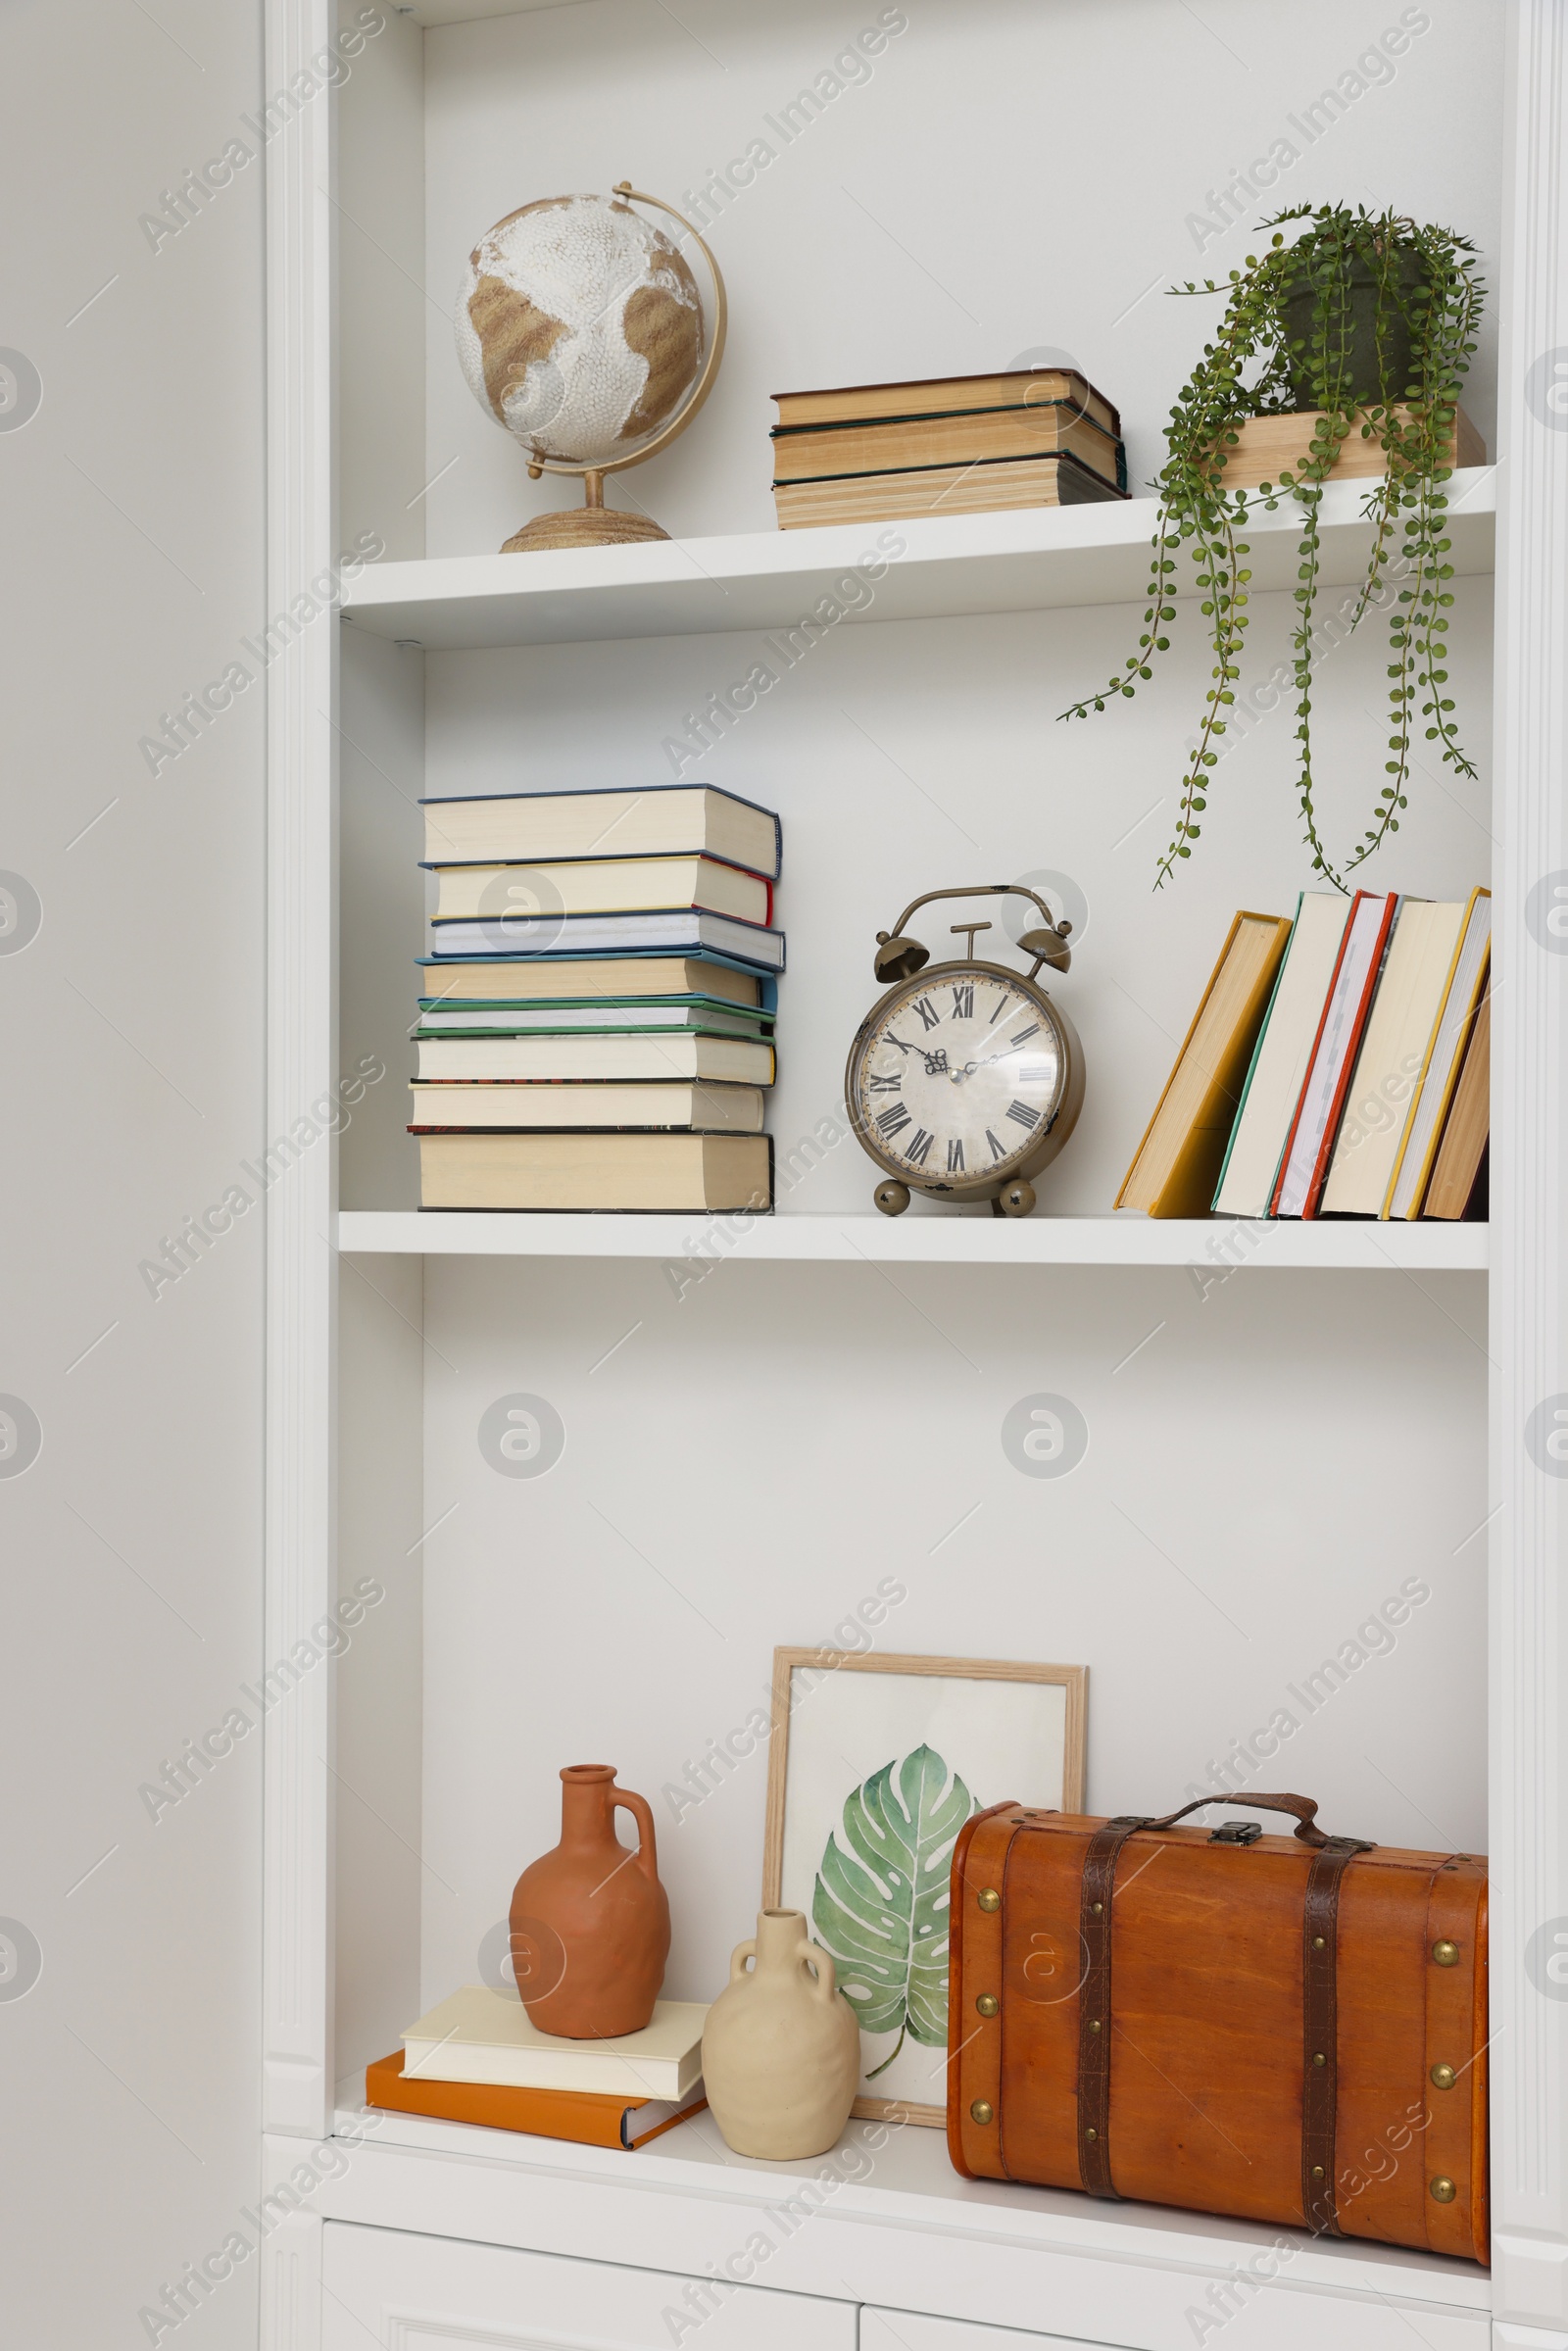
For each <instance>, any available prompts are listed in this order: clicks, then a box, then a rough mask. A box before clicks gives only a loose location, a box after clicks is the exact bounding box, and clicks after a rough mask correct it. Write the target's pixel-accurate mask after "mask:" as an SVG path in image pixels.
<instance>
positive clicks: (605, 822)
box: [409, 784, 784, 1211]
mask: <svg viewBox="0 0 1568 2351" xmlns="http://www.w3.org/2000/svg"><path fill="white" fill-rule="evenodd" d="M424 810H425V858H424V862H425V864H426V866H427V867H428V868H429V870H430V871H432V872H433V873H434V875H435V877H436V903H435V911H434V914H433V917H432V920H431V926H430V935H431V950H430V953H429V955H426V956H425V957H424V958H423V960H422V966H421V968H422V971H423V973H424V981H423V985H424V988H425V989H426V990H427V991H428V993H425V994H421V997H420V1000H419V1018H418V1023H417V1028H416V1030H415V1036H416V1039H417V1045H418V1075H417V1078H416V1080H415V1082H414V1087H413V1096H414V1115H413V1118H412V1120H411V1123H410V1130H409V1131H410V1133H411V1134H413V1135H415V1136H417V1138H418V1143H419V1168H420V1200H421V1205H422V1206H424V1207H426V1208H482V1209H516V1208H531V1209H546V1210H572V1209H576V1210H601V1211H635V1210H643V1211H658V1210H664V1211H688V1210H702V1209H737V1208H766V1207H769V1206H770V1205H771V1203H772V1191H773V1182H772V1142H771V1139H770V1137H769V1136H768V1135H767V1134H765V1133H764V1131H763V1124H762V1121H763V1091H764V1089H765V1088H767V1087H768V1086H770V1085H771V1084H772V1083H773V1079H774V1075H775V1062H774V1052H773V1024H774V1014H775V1011H776V990H777V979H778V974H779V972H780V971H782V969H783V967H784V935H783V933H782V932H781V931H779V930H776V929H774V928H773V924H772V916H773V884H774V882H775V880H776V879H777V876H778V871H779V862H780V838H781V836H780V827H779V822H778V818H777V817H776V816H775V815H773V814H772V813H771V811H769V810H768V809H766V808H758V807H756V806H755V805H754V804H753V803H752V802H750V801H746V800H741V799H738V798H737V797H736V796H735V795H734V794H733V793H728V792H719V791H715V790H714V789H713V788H712V787H711V785H701V784H698V785H663V786H658V785H656V786H653V787H651V788H647V789H643V790H635V791H615V790H605V791H582V792H515V793H502V794H495V795H489V796H486V797H483V798H473V799H445V800H429V801H426V802H425V803H424Z"/></svg>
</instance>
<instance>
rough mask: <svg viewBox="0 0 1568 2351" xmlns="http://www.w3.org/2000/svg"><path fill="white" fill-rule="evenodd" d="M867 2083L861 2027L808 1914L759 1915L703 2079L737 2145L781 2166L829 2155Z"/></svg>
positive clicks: (717, 2009) (736, 1966)
mask: <svg viewBox="0 0 1568 2351" xmlns="http://www.w3.org/2000/svg"><path fill="white" fill-rule="evenodd" d="M748 1960H755V1961H756V1963H757V1964H756V1967H755V1968H753V1969H748V1967H747V1964H746V1963H747V1961H748ZM813 1970H814V1973H813ZM859 2079H860V2028H859V2026H858V2024H857V2022H856V2018H855V2011H854V2009H853V2008H852V2007H851V2006H850V2004H849V2002H848V2000H846V1998H845V1997H844V1994H843V1993H842V1992H841V1991H840V1990H839V1988H838V1984H837V1980H836V1978H835V1975H834V1969H833V1962H832V1960H831V1959H830V1958H829V1957H828V1954H827V1953H826V1951H824V1950H823V1949H822V1948H821V1946H820V1944H818V1943H814V1942H812V1940H811V1938H810V1936H809V1935H808V1933H807V1931H806V1919H805V1915H804V1913H803V1912H801V1911H799V1910H763V1911H760V1912H759V1914H758V1920H757V1939H756V1941H755V1942H745V1943H738V1944H737V1945H736V1947H735V1951H734V1954H733V1956H732V1958H731V1960H730V1963H729V1983H728V1984H727V1985H726V1986H725V1988H724V1990H723V1991H721V1992H720V1993H719V1995H718V1998H717V1999H716V2000H715V2001H714V2002H713V2005H712V2007H711V2009H710V2010H709V2012H708V2022H707V2024H706V2025H705V2027H704V2028H703V2083H704V2086H705V2088H706V2089H707V2091H708V2103H709V2105H710V2106H711V2108H712V2110H713V2119H714V2121H715V2122H716V2123H717V2125H718V2127H719V2129H720V2131H722V2132H723V2133H724V2137H725V2140H726V2142H727V2144H728V2145H729V2146H731V2147H733V2148H734V2150H735V2153H736V2154H737V2155H760V2156H764V2157H766V2158H768V2159H770V2160H771V2161H772V2162H775V2163H787V2162H790V2161H793V2160H796V2159H798V2158H800V2157H803V2156H807V2155H823V2154H825V2153H826V2152H827V2150H828V2148H829V2147H835V2146H837V2144H838V2142H839V2140H840V2138H841V2137H842V2136H843V2134H844V2126H845V2124H846V2123H847V2122H848V2121H849V2119H850V2108H851V2106H852V2104H853V2103H854V2100H855V2091H856V2085H857V2084H858V2082H859Z"/></svg>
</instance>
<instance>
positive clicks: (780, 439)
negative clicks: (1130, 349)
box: [772, 367, 1127, 530]
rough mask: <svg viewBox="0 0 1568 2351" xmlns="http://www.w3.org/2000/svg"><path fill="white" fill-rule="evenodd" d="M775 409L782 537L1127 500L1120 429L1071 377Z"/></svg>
mask: <svg viewBox="0 0 1568 2351" xmlns="http://www.w3.org/2000/svg"><path fill="white" fill-rule="evenodd" d="M773 397H774V399H775V401H776V403H777V406H778V422H777V424H776V425H775V426H774V428H773V434H772V441H773V475H774V479H773V499H774V504H775V506H776V508H777V512H778V520H779V527H780V529H781V530H800V529H804V528H809V527H810V526H811V525H813V524H816V523H826V522H899V521H905V520H912V519H914V518H916V517H918V516H920V515H925V514H994V513H997V512H999V511H1002V510H1004V509H1007V508H1012V507H1034V506H1082V505H1085V504H1088V503H1090V502H1091V501H1094V500H1098V499H1103V498H1124V497H1125V496H1126V494H1127V453H1126V450H1125V449H1124V447H1123V445H1122V437H1121V417H1120V416H1119V415H1118V414H1117V412H1116V410H1115V409H1114V408H1113V407H1112V406H1111V403H1110V402H1109V401H1108V400H1107V399H1106V398H1105V397H1104V395H1103V393H1102V392H1097V391H1096V389H1095V387H1094V385H1093V384H1092V383H1090V382H1088V380H1087V379H1086V378H1085V377H1084V376H1082V375H1080V374H1079V373H1078V372H1077V371H1076V369H1074V368H1069V367H1059V368H1040V367H1023V368H1011V369H1008V370H1006V371H1005V372H1004V373H1002V374H999V375H957V376H944V377H941V378H939V379H937V380H935V381H933V382H927V383H896V384H852V385H849V386H846V387H844V388H843V389H840V390H837V391H825V392H776V393H775V394H774V396H773Z"/></svg>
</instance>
